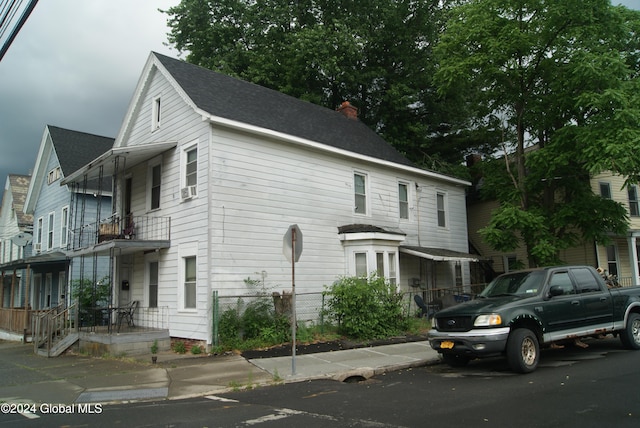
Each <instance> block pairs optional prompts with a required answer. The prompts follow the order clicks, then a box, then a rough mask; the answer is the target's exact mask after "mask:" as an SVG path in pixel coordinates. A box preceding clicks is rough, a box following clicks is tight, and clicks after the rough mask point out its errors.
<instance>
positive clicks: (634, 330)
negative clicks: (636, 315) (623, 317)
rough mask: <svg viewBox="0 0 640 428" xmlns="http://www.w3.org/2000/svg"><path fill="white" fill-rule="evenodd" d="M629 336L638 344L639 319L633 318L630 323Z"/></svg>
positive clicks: (639, 336)
mask: <svg viewBox="0 0 640 428" xmlns="http://www.w3.org/2000/svg"><path fill="white" fill-rule="evenodd" d="M631 336H632V337H633V341H634V342H636V343H637V344H640V319H635V320H633V323H632V324H631Z"/></svg>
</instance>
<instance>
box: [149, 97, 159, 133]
mask: <svg viewBox="0 0 640 428" xmlns="http://www.w3.org/2000/svg"><path fill="white" fill-rule="evenodd" d="M160 107H161V102H160V97H156V98H154V99H153V108H152V113H151V114H152V117H151V130H152V131H155V130H156V129H158V128H160V119H161V118H162V109H161V108H160Z"/></svg>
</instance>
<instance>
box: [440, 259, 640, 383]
mask: <svg viewBox="0 0 640 428" xmlns="http://www.w3.org/2000/svg"><path fill="white" fill-rule="evenodd" d="M609 333H613V334H617V335H619V336H620V340H621V342H622V344H623V346H624V347H626V348H628V349H635V350H637V349H640V287H625V288H608V287H607V285H606V284H605V282H604V280H603V278H602V277H601V276H600V274H598V272H597V271H596V270H595V269H594V268H593V267H590V266H558V267H545V268H539V269H530V270H523V271H517V272H509V273H506V274H503V275H500V276H498V277H497V278H495V279H494V280H493V281H491V282H490V283H489V284H488V285H487V287H486V288H485V289H484V290H483V291H482V293H480V294H479V295H478V296H476V298H475V299H473V300H471V301H468V302H464V303H461V304H458V305H456V306H452V307H450V308H447V309H444V310H442V311H439V312H437V313H436V314H435V316H434V318H433V320H432V330H431V331H430V332H429V343H430V345H431V347H432V348H433V349H434V350H436V351H438V352H439V353H440V354H441V355H442V358H443V360H444V361H445V362H446V363H448V364H450V365H452V366H460V365H464V364H466V363H467V362H468V361H469V360H471V359H473V358H482V357H488V356H495V355H506V357H507V361H508V362H509V365H510V367H511V368H512V370H514V371H516V372H519V373H529V372H532V371H534V370H535V369H536V367H537V366H538V362H539V360H540V347H541V346H548V345H550V344H552V343H553V342H557V341H562V340H566V339H576V338H580V337H585V336H594V335H601V334H609Z"/></svg>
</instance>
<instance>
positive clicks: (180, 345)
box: [173, 340, 187, 354]
mask: <svg viewBox="0 0 640 428" xmlns="http://www.w3.org/2000/svg"><path fill="white" fill-rule="evenodd" d="M173 352H177V353H178V354H184V353H186V352H187V345H185V343H184V342H183V341H182V340H178V341H177V342H174V343H173Z"/></svg>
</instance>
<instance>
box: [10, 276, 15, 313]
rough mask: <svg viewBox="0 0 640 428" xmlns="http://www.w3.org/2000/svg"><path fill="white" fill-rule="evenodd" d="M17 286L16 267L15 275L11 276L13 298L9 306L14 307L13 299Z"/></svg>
mask: <svg viewBox="0 0 640 428" xmlns="http://www.w3.org/2000/svg"><path fill="white" fill-rule="evenodd" d="M15 288H16V269H14V270H13V276H12V277H11V300H10V301H9V307H10V308H13V299H14V296H15Z"/></svg>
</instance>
